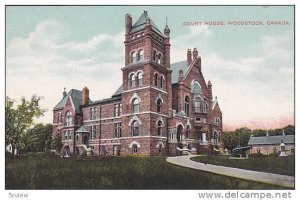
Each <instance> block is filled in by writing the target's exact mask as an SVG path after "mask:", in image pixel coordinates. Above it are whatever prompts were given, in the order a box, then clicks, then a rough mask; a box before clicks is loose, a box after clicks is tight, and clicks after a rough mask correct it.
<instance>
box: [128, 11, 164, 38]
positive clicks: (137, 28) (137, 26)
mask: <svg viewBox="0 0 300 200" xmlns="http://www.w3.org/2000/svg"><path fill="white" fill-rule="evenodd" d="M148 18H149V16H148V13H147V11H144V12H143V14H142V15H141V16H140V18H139V19H138V20H137V21H136V22H135V23H134V25H133V26H132V28H131V30H130V33H134V32H136V31H140V30H143V29H144V28H145V25H146V21H147V19H148ZM149 19H150V18H149ZM150 24H151V28H152V30H154V31H156V32H157V33H159V34H160V35H161V36H163V37H164V35H163V34H162V32H161V31H160V30H159V29H158V28H157V26H156V25H155V24H154V22H153V21H152V20H151V19H150Z"/></svg>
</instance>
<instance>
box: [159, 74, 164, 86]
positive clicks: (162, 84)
mask: <svg viewBox="0 0 300 200" xmlns="http://www.w3.org/2000/svg"><path fill="white" fill-rule="evenodd" d="M163 86H164V77H163V76H161V77H160V88H163Z"/></svg>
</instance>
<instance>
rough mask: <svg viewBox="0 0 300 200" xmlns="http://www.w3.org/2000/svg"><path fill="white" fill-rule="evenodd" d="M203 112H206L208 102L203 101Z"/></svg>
mask: <svg viewBox="0 0 300 200" xmlns="http://www.w3.org/2000/svg"><path fill="white" fill-rule="evenodd" d="M204 112H205V113H207V112H208V103H207V102H204Z"/></svg>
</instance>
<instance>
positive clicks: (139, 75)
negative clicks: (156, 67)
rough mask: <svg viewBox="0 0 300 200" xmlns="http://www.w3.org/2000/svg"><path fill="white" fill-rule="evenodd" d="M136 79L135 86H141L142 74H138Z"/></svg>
mask: <svg viewBox="0 0 300 200" xmlns="http://www.w3.org/2000/svg"><path fill="white" fill-rule="evenodd" d="M136 77H137V86H141V85H142V81H143V74H142V72H138V73H137V76H136Z"/></svg>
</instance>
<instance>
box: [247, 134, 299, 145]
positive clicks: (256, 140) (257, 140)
mask: <svg viewBox="0 0 300 200" xmlns="http://www.w3.org/2000/svg"><path fill="white" fill-rule="evenodd" d="M281 140H283V142H284V143H285V144H295V135H276V136H261V137H253V136H251V137H250V140H249V142H248V145H263V144H280V143H281Z"/></svg>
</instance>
